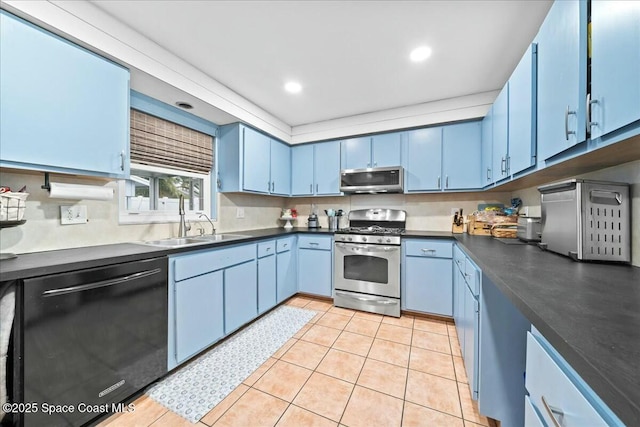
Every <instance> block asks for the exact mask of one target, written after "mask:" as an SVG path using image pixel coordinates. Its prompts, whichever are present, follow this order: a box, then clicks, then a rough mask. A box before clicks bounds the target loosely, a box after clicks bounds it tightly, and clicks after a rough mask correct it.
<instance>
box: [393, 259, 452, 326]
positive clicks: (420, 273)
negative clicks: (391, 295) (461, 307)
mask: <svg viewBox="0 0 640 427" xmlns="http://www.w3.org/2000/svg"><path fill="white" fill-rule="evenodd" d="M402 281H403V282H404V295H403V296H402V301H403V303H404V304H403V305H404V308H405V309H407V310H416V311H422V312H425V313H433V314H440V315H443V316H452V315H453V287H452V281H453V269H452V263H451V259H448V258H424V257H413V256H408V257H406V258H405V274H404V277H403V280H402Z"/></svg>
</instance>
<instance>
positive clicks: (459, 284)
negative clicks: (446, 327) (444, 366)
mask: <svg viewBox="0 0 640 427" xmlns="http://www.w3.org/2000/svg"><path fill="white" fill-rule="evenodd" d="M454 274H455V275H456V281H455V284H456V289H457V291H456V302H455V303H456V305H457V306H458V314H457V315H456V318H455V322H456V332H457V335H458V344H460V351H461V353H462V354H463V355H464V333H465V323H464V322H465V311H464V299H465V295H466V292H465V289H466V287H467V285H466V283H465V281H464V274H463V273H462V271H460V270H457V271H456V272H455V273H454ZM454 314H455V313H454Z"/></svg>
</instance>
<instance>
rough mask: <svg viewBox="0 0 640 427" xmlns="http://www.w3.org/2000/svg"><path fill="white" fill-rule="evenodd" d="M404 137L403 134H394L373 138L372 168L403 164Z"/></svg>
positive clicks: (374, 136)
mask: <svg viewBox="0 0 640 427" xmlns="http://www.w3.org/2000/svg"><path fill="white" fill-rule="evenodd" d="M402 135H403V134H402V132H394V133H382V134H379V135H373V136H372V137H371V161H372V162H373V163H372V166H371V167H374V168H383V167H393V166H400V165H401V164H402V159H401V147H402Z"/></svg>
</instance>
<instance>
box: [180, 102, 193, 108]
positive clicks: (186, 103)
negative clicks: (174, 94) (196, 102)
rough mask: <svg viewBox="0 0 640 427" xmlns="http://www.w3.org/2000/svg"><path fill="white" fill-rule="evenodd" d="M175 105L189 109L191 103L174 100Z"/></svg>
mask: <svg viewBox="0 0 640 427" xmlns="http://www.w3.org/2000/svg"><path fill="white" fill-rule="evenodd" d="M176 105H177V106H178V107H180V108H184V109H185V110H191V109H192V108H193V105H191V104H189V103H188V102H184V101H178V102H176Z"/></svg>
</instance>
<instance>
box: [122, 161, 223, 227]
mask: <svg viewBox="0 0 640 427" xmlns="http://www.w3.org/2000/svg"><path fill="white" fill-rule="evenodd" d="M134 171H142V172H151V173H156V174H161V175H179V176H188V177H191V178H199V179H202V194H201V197H202V198H203V199H204V201H203V206H204V208H203V209H198V210H191V211H190V210H186V209H185V219H186V220H188V221H202V219H200V218H198V216H199V215H200V214H201V213H204V214H206V215H207V216H208V217H209V218H211V217H212V216H211V209H210V207H211V200H210V198H211V197H215V195H213V194H212V192H211V173H208V174H201V173H194V172H186V171H181V170H176V169H171V168H163V167H157V166H149V165H141V164H136V163H131V174H133V175H135V173H134ZM125 181H126V180H123V179H121V180H119V181H118V219H119V223H120V224H161V223H162V224H165V223H174V222H175V223H177V222H180V215H179V214H178V212H177V211H176V212H167V211H140V212H136V211H129V210H127V200H126V182H125Z"/></svg>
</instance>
